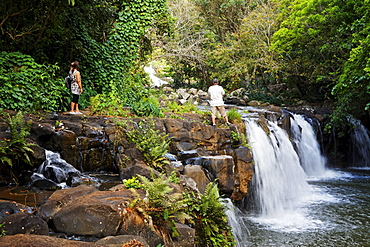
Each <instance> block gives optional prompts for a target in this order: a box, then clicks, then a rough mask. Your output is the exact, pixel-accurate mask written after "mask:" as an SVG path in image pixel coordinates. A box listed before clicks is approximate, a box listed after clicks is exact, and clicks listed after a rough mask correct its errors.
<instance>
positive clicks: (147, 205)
mask: <svg viewBox="0 0 370 247" xmlns="http://www.w3.org/2000/svg"><path fill="white" fill-rule="evenodd" d="M152 176H153V178H152V181H151V180H149V179H148V178H146V177H144V176H141V175H138V177H139V179H140V180H141V183H142V187H143V188H144V189H145V191H146V197H145V198H144V199H142V198H141V197H140V195H139V194H138V193H137V192H136V190H134V189H131V190H132V191H133V194H134V196H135V199H133V200H132V201H131V203H130V208H131V209H132V210H136V211H137V212H139V213H140V214H141V215H142V217H143V218H145V219H146V220H147V222H148V225H149V226H151V227H152V229H153V230H155V231H156V232H158V233H159V234H160V235H161V236H162V237H163V239H164V241H165V242H167V243H168V242H171V237H176V236H179V232H178V231H177V229H176V223H175V222H176V221H184V220H186V219H190V218H191V217H190V215H188V214H187V213H186V212H187V211H188V206H187V205H188V199H186V198H184V197H183V196H182V194H181V193H175V192H173V188H171V187H170V180H171V178H166V177H165V176H164V175H160V176H159V177H157V178H154V175H152Z"/></svg>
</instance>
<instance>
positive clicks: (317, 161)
mask: <svg viewBox="0 0 370 247" xmlns="http://www.w3.org/2000/svg"><path fill="white" fill-rule="evenodd" d="M290 122H291V130H292V134H293V141H294V143H295V144H296V147H297V152H298V156H299V159H300V162H301V165H302V167H303V169H304V171H305V172H306V174H307V175H308V176H315V177H317V176H322V175H324V174H325V171H326V168H325V165H326V158H325V157H324V156H323V155H322V154H321V151H320V146H319V143H318V141H317V138H316V134H315V131H314V129H313V127H312V125H311V124H310V123H309V122H308V121H306V120H305V118H304V116H302V115H298V114H293V117H291V118H290Z"/></svg>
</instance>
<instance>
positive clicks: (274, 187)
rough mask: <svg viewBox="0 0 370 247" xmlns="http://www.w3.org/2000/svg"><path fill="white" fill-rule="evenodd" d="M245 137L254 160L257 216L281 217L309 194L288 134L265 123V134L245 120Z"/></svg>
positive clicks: (271, 123)
mask: <svg viewBox="0 0 370 247" xmlns="http://www.w3.org/2000/svg"><path fill="white" fill-rule="evenodd" d="M246 126H247V134H248V139H249V143H250V145H251V147H252V155H253V159H254V163H255V166H254V169H255V173H254V180H253V187H254V191H255V195H256V198H255V200H256V203H257V207H258V210H259V213H260V214H261V216H264V217H267V218H274V217H282V216H283V215H286V214H287V212H292V211H294V208H295V206H296V205H297V204H298V203H299V202H300V199H301V198H304V197H305V196H306V195H308V194H309V193H310V190H311V187H310V186H309V185H308V183H307V181H306V175H305V172H304V170H303V168H302V166H301V165H300V161H299V157H298V154H297V153H296V151H295V150H294V147H293V145H292V143H291V141H290V140H289V136H288V134H287V133H286V132H285V131H284V130H283V129H281V128H280V127H278V126H277V124H276V123H273V122H268V128H269V134H267V133H266V132H265V131H264V130H263V129H262V128H261V126H259V125H258V124H257V123H256V122H255V121H254V120H252V119H247V120H246Z"/></svg>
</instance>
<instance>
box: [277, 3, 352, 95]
mask: <svg viewBox="0 0 370 247" xmlns="http://www.w3.org/2000/svg"><path fill="white" fill-rule="evenodd" d="M281 4H282V8H281V9H282V16H281V18H282V20H283V21H282V23H281V26H280V29H279V30H278V31H277V32H276V33H275V34H274V37H273V43H272V49H273V50H274V51H276V52H278V53H280V59H281V65H282V67H283V69H282V71H281V72H282V74H285V80H286V81H287V82H288V83H289V84H290V85H292V86H294V87H296V88H298V89H299V91H300V94H301V97H304V98H307V99H310V100H315V99H316V100H323V99H324V97H329V96H330V90H331V87H332V85H333V82H334V81H335V80H336V78H337V76H338V69H340V68H341V66H343V61H345V60H346V59H347V58H348V54H349V50H350V49H351V45H352V44H351V40H350V37H351V33H353V31H352V30H351V29H350V25H351V23H352V22H353V21H354V20H355V19H357V18H358V13H356V11H354V9H355V5H356V0H350V1H341V0H334V1H328V0H318V1H317V0H299V1H298V0H297V1H293V2H291V1H286V0H283V1H281Z"/></svg>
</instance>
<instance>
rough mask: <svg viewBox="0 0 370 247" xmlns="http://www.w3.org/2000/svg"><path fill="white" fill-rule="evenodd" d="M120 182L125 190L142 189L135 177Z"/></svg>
mask: <svg viewBox="0 0 370 247" xmlns="http://www.w3.org/2000/svg"><path fill="white" fill-rule="evenodd" d="M122 182H123V184H124V185H125V188H126V189H131V188H133V189H141V188H142V187H143V186H142V185H141V183H140V181H139V179H138V178H137V177H132V178H130V179H124V180H123V181H122Z"/></svg>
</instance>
